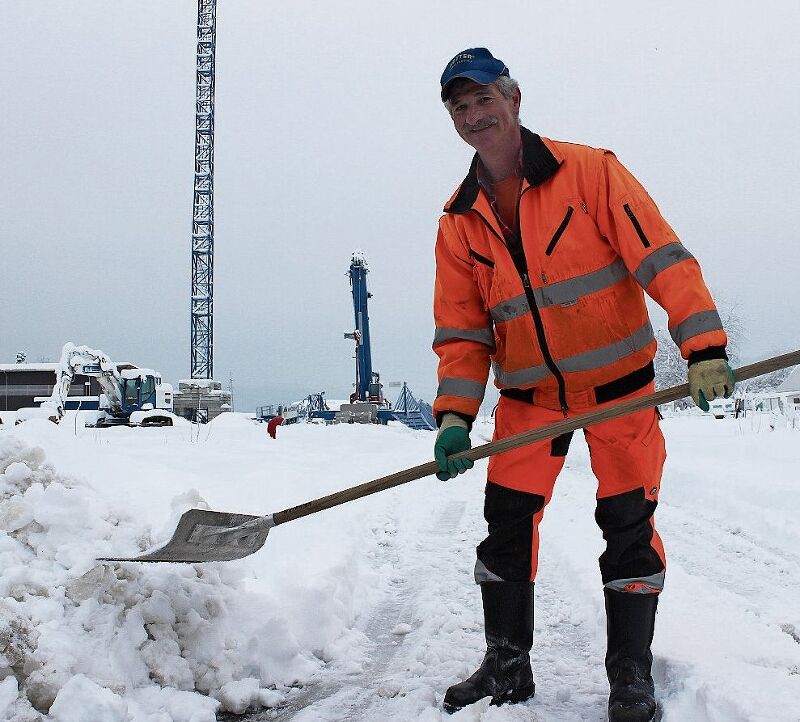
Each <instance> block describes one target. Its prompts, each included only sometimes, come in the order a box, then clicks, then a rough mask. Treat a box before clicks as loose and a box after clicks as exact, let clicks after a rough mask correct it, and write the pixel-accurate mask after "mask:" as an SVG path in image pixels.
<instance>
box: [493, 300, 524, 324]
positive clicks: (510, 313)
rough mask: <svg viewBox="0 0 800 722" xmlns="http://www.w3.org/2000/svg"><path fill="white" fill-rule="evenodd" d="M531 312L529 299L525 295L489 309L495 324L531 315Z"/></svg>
mask: <svg viewBox="0 0 800 722" xmlns="http://www.w3.org/2000/svg"><path fill="white" fill-rule="evenodd" d="M530 310H531V307H530V306H529V305H528V299H527V298H525V294H524V293H523V294H522V295H520V296H514V298H509V299H508V300H507V301H503V302H502V303H498V304H497V305H496V306H495V307H494V308H490V309H489V313H490V314H491V316H492V318H493V319H494V321H495V323H500V322H501V321H510V320H511V319H512V318H519V317H520V316H524V315H525V314H526V313H530Z"/></svg>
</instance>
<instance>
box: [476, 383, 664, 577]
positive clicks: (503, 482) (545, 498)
mask: <svg viewBox="0 0 800 722" xmlns="http://www.w3.org/2000/svg"><path fill="white" fill-rule="evenodd" d="M652 390H653V388H652V385H650V386H647V387H645V388H643V389H641V390H639V391H637V392H635V393H633V394H630V395H629V396H627V397H626V398H635V397H636V396H639V395H642V394H646V393H651V392H652ZM612 403H618V402H612ZM594 408H599V407H598V406H593V407H589V408H586V407H584V408H579V409H574V410H573V411H572V412H571V413H570V415H571V416H575V415H579V414H582V413H586V412H587V411H589V410H591V409H594ZM563 418H564V416H563V414H562V413H561V412H560V411H557V410H553V409H548V408H544V407H541V406H536V405H535V404H530V403H527V402H525V401H519V400H516V399H510V398H507V397H501V399H500V403H499V405H498V409H497V413H496V419H495V434H494V438H495V439H502V438H506V437H508V436H512V435H514V434H519V433H522V432H523V431H528V430H530V429H535V428H539V427H542V426H546V425H548V424H552V423H555V422H556V421H561V420H563ZM585 435H586V440H587V442H588V444H589V449H590V453H591V460H592V470H593V471H594V473H595V475H596V476H597V479H598V482H599V483H598V492H597V499H598V502H597V511H596V514H595V518H596V520H597V523H598V525H599V526H600V528H601V530H602V531H603V536H604V538H605V539H606V543H607V548H606V551H605V552H604V553H603V555H602V556H601V557H600V568H601V575H602V578H603V584H604V585H606V586H607V587H608V588H610V589H618V590H620V591H635V592H658V591H660V590H661V587H662V586H663V580H664V567H665V563H664V549H663V545H662V543H661V539H660V537H659V536H658V533H657V532H656V531H655V526H654V524H653V512H654V511H655V508H656V504H657V499H658V489H659V486H660V482H661V470H662V467H663V464H664V459H665V457H666V454H665V451H664V439H663V436H662V435H661V431H660V429H659V426H658V417H657V414H656V412H655V410H654V409H651V410H645V411H641V412H637V413H635V414H631V415H629V416H626V417H621V418H619V419H614V420H612V421H607V422H604V423H602V424H597V425H595V426H592V427H589V428H588V429H586V430H585ZM570 438H571V434H569V435H564V436H562V437H557V438H555V439H548V440H545V441H542V442H538V443H535V444H530V445H528V446H524V447H521V448H519V449H514V450H513V451H508V452H504V453H502V454H499V455H497V456H493V457H492V458H491V459H490V461H489V471H488V483H487V485H486V499H485V508H484V515H485V517H486V521H487V523H488V527H489V534H488V536H487V537H486V539H485V540H484V541H483V542H481V544H480V545H479V546H478V560H477V563H476V566H475V579H476V581H477V582H478V583H481V582H484V581H498V580H504V581H524V580H526V579H528V580H530V581H533V580H534V579H535V578H536V570H537V566H538V551H539V531H538V528H539V524H540V522H541V519H542V516H543V514H544V508H545V506H546V505H547V503H548V502H549V501H550V498H551V497H552V494H553V487H554V485H555V480H556V478H557V477H558V474H559V472H560V471H561V469H562V468H563V466H564V459H565V456H566V453H567V449H568V447H569V441H570Z"/></svg>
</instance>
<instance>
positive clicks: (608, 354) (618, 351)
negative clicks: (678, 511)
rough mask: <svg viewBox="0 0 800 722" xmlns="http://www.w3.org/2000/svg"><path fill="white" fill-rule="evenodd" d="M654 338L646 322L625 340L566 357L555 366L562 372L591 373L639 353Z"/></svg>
mask: <svg viewBox="0 0 800 722" xmlns="http://www.w3.org/2000/svg"><path fill="white" fill-rule="evenodd" d="M654 338H655V337H654V336H653V327H652V326H651V325H650V321H648V322H647V323H646V324H645V325H644V326H642V327H641V328H640V329H639V330H638V331H634V332H633V333H632V334H631V335H630V336H628V337H627V338H623V339H622V340H621V341H615V342H614V343H611V344H608V346H601V347H600V348H593V349H592V350H591V351H584V352H583V353H579V354H575V355H574V356H568V357H567V358H563V359H561V360H558V361H556V366H558V368H560V369H561V370H562V371H567V372H570V371H593V370H594V369H599V368H601V367H603V366H608V365H609V364H612V363H614V362H615V361H618V360H619V359H621V358H624V357H625V356H628V355H629V354H632V353H635V352H636V351H641V350H642V349H643V348H644V347H645V346H647V344H649V343H650V342H651V341H652V340H653V339H654Z"/></svg>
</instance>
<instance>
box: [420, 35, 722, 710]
mask: <svg viewBox="0 0 800 722" xmlns="http://www.w3.org/2000/svg"><path fill="white" fill-rule="evenodd" d="M441 97H442V101H443V102H444V103H445V106H446V108H447V110H448V111H449V113H450V116H451V118H452V121H453V124H454V126H455V129H456V132H457V133H458V135H459V136H460V137H461V138H462V139H463V140H464V141H466V142H467V143H468V144H469V145H470V146H472V147H473V148H474V149H475V150H476V151H477V152H476V154H475V156H474V158H473V161H472V164H471V166H470V169H469V172H468V174H467V176H466V178H465V179H464V181H463V182H462V183H461V185H460V186H459V187H458V189H457V190H456V192H455V193H454V194H453V196H452V197H451V198H450V200H449V201H448V203H447V204H446V206H445V208H444V215H443V216H442V218H441V219H440V222H439V233H438V237H437V241H436V282H435V288H434V319H435V323H436V333H435V337H434V343H433V348H434V350H435V352H436V353H437V354H438V356H439V370H438V377H439V388H438V392H437V397H436V401H435V403H434V412H435V414H436V417H437V422H438V424H439V433H438V435H437V439H436V442H435V448H434V455H435V457H436V460H437V461H438V463H439V466H440V472H439V473H438V476H439V478H441V479H448V478H452V477H454V476H456V475H457V474H458V473H461V472H463V471H465V470H466V469H468V468H470V467H471V466H472V462H471V461H468V460H458V461H451V460H449V459H448V457H449V456H451V455H452V454H455V453H457V452H460V451H464V450H466V449H468V448H470V440H469V430H470V428H471V425H472V422H473V421H474V419H475V417H476V415H477V413H478V409H479V407H480V405H481V401H482V399H483V396H484V392H485V386H486V382H487V379H488V374H489V369H490V368H491V369H492V371H493V373H494V379H495V385H496V386H497V387H498V388H499V389H500V401H499V404H498V407H497V413H496V422H495V433H494V438H495V440H497V439H502V438H505V437H507V436H511V435H514V434H518V433H521V432H523V431H527V430H530V429H533V428H537V427H541V426H545V425H548V424H551V423H553V422H555V421H558V420H559V419H564V418H567V417H571V416H575V415H579V414H582V413H586V412H588V411H591V410H594V409H597V408H601V407H603V406H604V405H608V404H613V403H618V402H619V401H620V400H623V399H626V400H627V399H631V398H635V397H637V396H641V395H645V394H649V393H652V391H653V390H654V382H653V379H654V369H653V358H654V356H655V350H656V340H655V337H654V334H653V329H652V326H651V324H650V318H649V315H648V311H647V307H646V305H645V300H644V293H645V292H646V293H647V294H648V295H649V296H650V297H651V298H653V299H654V300H655V301H657V302H658V303H659V304H660V305H661V306H662V307H663V308H664V309H665V310H666V312H667V314H668V316H669V330H670V333H671V335H672V338H673V339H674V341H675V343H676V344H677V345H678V346H679V347H680V350H681V353H682V355H683V356H684V358H685V359H686V360H687V362H688V364H689V366H688V374H689V386H690V390H691V393H692V397H693V399H694V400H695V402H696V403H697V404H698V405H699V406H700V407H701V408H703V409H704V410H708V401H710V400H712V399H714V398H716V397H721V396H726V397H727V396H730V395H731V393H732V392H733V386H734V379H733V374H732V372H731V370H730V367H729V366H728V363H727V355H726V352H725V347H726V345H727V337H726V335H725V332H724V330H723V328H722V323H721V322H720V317H719V314H718V312H717V309H716V306H715V305H714V301H713V299H712V298H711V294H710V293H709V291H708V289H707V287H706V285H705V283H704V281H703V277H702V274H701V272H700V267H699V265H698V263H697V261H696V260H695V258H694V257H693V256H692V254H691V253H690V252H689V251H688V250H687V249H686V248H685V247H684V246H683V244H682V243H681V242H680V240H679V239H678V237H677V236H676V234H675V232H674V231H673V230H672V228H670V226H669V224H668V223H667V222H666V221H665V220H664V218H663V217H662V216H661V214H660V212H659V210H658V208H657V207H656V205H655V203H654V202H653V200H652V198H650V196H649V195H648V193H647V191H646V190H645V189H644V188H643V187H642V185H641V184H640V183H639V182H638V181H637V180H636V178H634V177H633V175H631V173H630V172H629V171H628V170H627V169H626V168H625V167H624V166H623V165H622V164H621V163H620V162H619V160H617V158H616V156H615V155H614V154H613V153H612V152H611V151H608V150H603V149H597V148H590V147H587V146H583V145H576V144H572V143H565V142H561V141H555V140H550V139H548V138H543V137H540V136H539V135H537V134H535V133H533V132H531V131H529V130H528V129H527V128H525V127H523V126H521V125H520V120H519V110H520V103H521V93H520V89H519V86H518V84H517V82H516V81H515V80H513V79H512V78H511V77H510V75H509V71H508V68H507V67H506V66H505V64H504V63H503V62H502V61H500V60H498V59H496V58H495V57H494V56H493V55H492V54H491V53H490V52H489V51H488V50H487V49H486V48H470V49H468V50H465V51H463V52H461V53H459V54H458V55H456V56H455V57H454V58H453V59H452V60H451V61H450V62H449V63H448V64H447V66H446V68H445V70H444V72H443V74H442V77H441ZM584 434H585V437H586V441H587V443H588V446H589V450H590V454H591V466H592V470H593V472H594V474H595V476H596V477H597V480H598V487H597V508H596V513H595V518H596V521H597V524H598V525H599V527H600V529H601V531H602V533H603V537H604V539H605V540H606V549H605V551H604V552H603V554H602V556H601V557H600V571H601V577H602V582H603V591H604V596H605V606H606V616H607V632H608V647H607V655H606V669H607V672H608V678H609V685H610V695H609V720H611V722H619V721H620V720H649V719H651V718H652V717H653V715H654V714H655V710H656V702H655V695H654V686H653V679H652V675H651V664H652V654H651V650H650V646H651V642H652V638H653V631H654V624H655V614H656V605H657V602H658V595H659V593H660V592H661V590H662V588H663V585H664V574H665V567H666V562H665V556H664V548H663V545H662V543H661V539H660V537H659V535H658V533H657V531H656V529H655V524H654V519H653V513H654V511H655V509H656V505H657V502H658V493H659V488H660V484H661V472H662V467H663V464H664V460H665V458H666V451H665V447H664V438H663V436H662V434H661V430H660V428H659V420H658V415H657V412H656V410H655V409H649V410H644V411H639V412H637V413H633V414H630V415H628V416H624V417H622V418H619V419H614V420H611V421H606V422H604V423H600V424H597V425H595V426H591V427H589V428H587V429H585V430H584ZM570 439H571V434H568V435H564V436H560V437H557V438H555V439H552V440H548V441H544V442H540V443H537V444H533V445H529V446H526V447H523V448H520V449H517V450H513V451H509V452H505V453H503V454H499V455H497V456H494V457H492V459H491V460H490V462H489V469H488V481H487V484H486V492H485V517H486V521H487V522H488V535H487V537H486V539H485V540H484V541H483V542H481V544H480V545H479V546H478V548H477V561H476V565H475V580H476V582H477V583H478V584H479V585H480V589H481V595H482V599H483V608H484V623H485V634H486V643H487V651H486V655H485V658H484V661H483V663H482V664H481V667H480V668H479V669H478V670H477V672H475V674H473V675H472V676H471V677H470V678H469V679H468V680H466V681H464V682H460V683H458V684H455V685H453V686H452V687H450V688H449V689H448V690H447V693H446V695H445V699H444V706H445V708H446V709H447V710H448V711H454V710H457V709H460V708H462V707H464V706H465V705H467V704H471V703H472V702H475V701H477V700H478V699H481V698H483V697H486V696H490V697H491V698H492V702H493V703H494V704H500V703H503V702H515V701H522V700H525V699H528V698H530V697H532V696H533V694H534V691H535V685H534V681H533V674H532V670H531V666H530V657H529V652H530V649H531V645H532V638H533V588H534V580H535V578H536V569H537V560H538V547H539V524H540V522H541V520H542V515H543V513H544V509H545V506H546V505H547V503H548V502H549V500H550V498H551V495H552V492H553V486H554V483H555V480H556V477H557V476H558V474H559V472H560V471H561V469H562V467H563V465H564V459H565V456H566V454H567V449H568V448H569V444H570Z"/></svg>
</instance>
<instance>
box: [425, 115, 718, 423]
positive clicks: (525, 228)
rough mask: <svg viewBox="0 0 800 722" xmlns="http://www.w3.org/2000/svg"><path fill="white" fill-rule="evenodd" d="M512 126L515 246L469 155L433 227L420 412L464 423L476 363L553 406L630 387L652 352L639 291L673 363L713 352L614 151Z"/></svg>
mask: <svg viewBox="0 0 800 722" xmlns="http://www.w3.org/2000/svg"><path fill="white" fill-rule="evenodd" d="M521 132H522V146H523V147H522V175H523V181H522V191H521V195H520V201H519V209H518V214H517V215H518V219H519V220H518V229H517V234H516V235H517V238H518V240H516V241H515V240H514V239H513V238H510V239H509V240H508V242H507V241H506V239H504V237H503V232H502V230H501V227H500V224H499V223H498V221H497V218H496V216H495V214H494V212H493V211H492V208H491V206H490V202H489V199H488V197H487V195H486V192H485V191H484V190H483V188H482V187H481V186H480V184H479V183H478V178H477V166H478V156H477V155H476V156H475V158H474V160H473V162H472V166H471V168H470V171H469V174H468V175H467V177H466V178H465V179H464V181H463V182H462V184H461V185H460V186H459V188H458V190H457V191H456V193H455V194H454V195H453V197H452V198H451V199H450V201H449V202H448V203H447V205H446V206H445V209H444V211H445V212H444V215H443V216H442V218H441V219H440V221H439V234H438V238H437V241H436V284H435V289H434V319H435V323H436V334H435V337H434V342H433V348H434V350H435V352H436V353H437V354H438V356H439V388H438V393H437V398H436V401H435V403H434V412H435V413H437V414H441V413H442V412H444V411H454V412H457V413H460V414H462V415H466V416H470V417H475V416H476V415H477V413H478V409H479V407H480V404H481V401H482V399H483V395H484V391H485V387H486V381H487V378H488V374H489V367H490V364H491V366H492V370H493V372H494V377H495V384H496V385H497V386H498V388H500V389H533V398H534V403H540V404H543V405H547V406H550V407H552V408H561V409H563V410H566V409H567V408H578V407H586V406H591V405H592V404H594V403H602V402H603V401H608V400H611V399H613V398H617V397H619V396H622V395H624V394H626V393H630V392H631V391H634V390H636V389H638V388H641V387H642V386H644V385H645V384H646V383H649V382H650V381H651V380H652V378H653V365H652V362H653V357H654V356H655V350H656V342H655V337H654V335H653V329H652V326H651V325H650V319H649V316H648V312H647V307H646V305H645V300H644V293H643V290H644V291H647V293H648V294H649V295H650V296H651V297H652V298H653V299H654V300H655V301H656V302H657V303H658V304H659V305H661V306H662V307H663V308H664V309H665V310H666V312H667V314H668V315H669V331H670V334H671V335H672V338H673V339H674V341H675V343H676V344H678V346H679V347H680V350H681V354H682V355H683V357H684V358H686V359H690V358H691V359H692V360H695V359H700V358H727V357H726V356H725V346H726V344H727V338H726V335H725V332H724V331H723V329H722V323H721V322H720V317H719V314H718V313H717V309H716V307H715V305H714V302H713V300H712V298H711V294H710V293H709V291H708V289H707V288H706V285H705V282H704V281H703V277H702V275H701V273H700V267H699V265H698V263H697V261H696V260H695V259H694V257H693V256H692V255H691V253H689V251H687V250H686V248H684V246H683V245H682V244H681V242H680V240H679V239H678V237H677V236H676V235H675V232H674V231H673V230H672V228H670V226H669V225H668V224H667V222H666V221H665V220H664V219H663V218H662V217H661V214H660V213H659V211H658V208H657V207H656V204H655V203H654V202H653V200H652V199H651V198H650V196H649V195H648V193H647V191H646V190H645V189H644V188H643V187H642V186H641V184H640V183H639V182H638V181H637V180H636V179H635V178H634V177H633V176H632V175H631V174H630V173H629V172H628V171H627V170H626V169H625V168H624V167H623V165H622V164H621V163H620V162H619V161H618V160H617V158H616V156H615V155H614V154H613V153H612V152H610V151H607V150H602V149H596V148H590V147H587V146H582V145H575V144H572V143H563V142H559V141H553V140H549V139H547V138H541V137H539V136H538V135H535V134H534V133H531V132H530V131H528V130H527V129H525V128H522V129H521ZM512 393H513V392H512Z"/></svg>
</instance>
